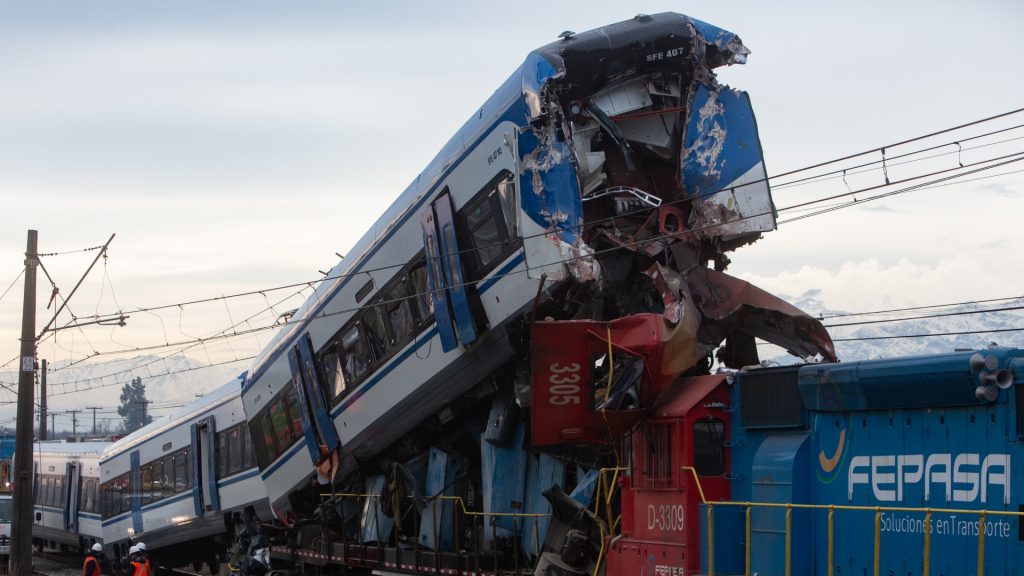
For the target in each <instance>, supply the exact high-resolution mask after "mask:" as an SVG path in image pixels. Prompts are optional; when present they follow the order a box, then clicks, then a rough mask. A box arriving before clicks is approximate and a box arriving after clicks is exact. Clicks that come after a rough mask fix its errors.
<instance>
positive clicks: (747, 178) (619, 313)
mask: <svg viewBox="0 0 1024 576" xmlns="http://www.w3.org/2000/svg"><path fill="white" fill-rule="evenodd" d="M747 53H748V51H747V49H746V48H745V47H744V46H743V44H742V43H741V41H740V40H739V38H738V37H737V36H736V35H735V34H732V33H730V32H727V31H725V30H721V29H719V28H716V27H714V26H711V25H708V24H706V23H703V22H700V21H697V20H693V19H691V18H688V17H686V16H681V15H678V14H658V15H652V16H648V15H639V16H637V17H636V18H634V19H632V20H629V21H625V22H621V23H618V24H613V25H610V26H606V27H604V28H600V29H598V30H594V31H590V32H585V33H581V34H573V33H566V34H563V35H562V38H561V39H560V40H558V41H557V42H554V43H552V44H550V45H548V46H544V47H541V48H539V49H538V50H536V51H534V52H533V53H531V54H530V55H529V56H528V57H527V59H526V61H525V62H524V64H523V65H522V66H521V67H520V68H519V69H518V70H517V71H515V72H514V73H513V74H512V76H511V77H510V78H509V79H508V80H507V81H506V82H505V83H504V84H503V85H502V86H501V87H500V88H498V90H497V91H496V92H495V94H494V95H493V96H492V97H491V98H490V99H489V100H488V101H487V102H485V103H484V104H483V105H482V106H481V108H480V109H479V110H478V111H477V112H476V113H474V114H473V115H472V117H471V118H470V120H469V121H468V122H467V123H466V124H465V125H464V126H463V127H462V129H461V130H460V131H459V132H458V133H457V134H456V135H455V136H454V137H453V138H452V139H451V141H449V143H448V144H447V145H446V146H445V147H444V149H443V150H442V151H441V153H440V154H439V155H438V156H437V157H436V158H435V159H434V160H433V161H432V162H431V164H430V165H429V166H428V167H427V168H426V169H425V170H424V172H423V173H422V174H420V176H419V177H418V178H417V179H416V181H415V182H413V183H412V184H411V185H410V186H409V187H408V188H407V189H406V190H405V191H404V192H403V193H402V194H401V195H400V196H399V197H398V199H397V200H396V201H395V203H394V204H393V205H392V206H391V207H390V208H389V209H388V210H387V212H386V213H385V214H384V215H383V216H382V217H381V218H380V219H379V220H378V221H377V223H376V224H375V225H374V226H373V227H372V228H371V229H370V230H369V231H368V232H367V233H366V235H365V236H363V238H362V239H361V240H360V241H359V242H358V243H357V244H356V245H355V246H354V247H353V248H352V249H351V250H350V251H349V253H348V254H346V257H345V259H344V260H343V261H342V262H341V263H339V264H338V265H337V266H335V267H334V268H333V269H332V270H331V272H330V273H329V274H328V277H327V279H325V280H324V281H323V282H322V283H321V284H320V285H319V286H318V287H317V288H316V291H315V294H314V295H313V296H312V297H310V298H309V300H308V301H307V302H306V303H305V304H304V305H303V306H302V307H301V308H299V310H298V311H296V312H295V314H294V315H293V316H292V317H291V318H290V320H289V322H288V325H287V326H286V327H284V328H282V330H281V331H280V332H279V333H278V334H277V335H276V336H275V338H274V340H273V341H272V343H271V344H270V345H269V346H268V347H267V348H266V349H265V350H264V351H263V352H262V353H261V354H260V356H259V357H258V358H257V360H256V362H255V363H254V365H253V367H252V368H251V370H250V377H249V379H248V381H247V382H246V385H245V388H244V389H243V392H242V399H243V404H244V408H245V412H246V415H247V417H248V419H249V422H250V431H251V433H252V434H253V443H254V447H255V449H256V456H257V462H258V465H259V468H260V472H261V476H262V478H263V479H264V481H265V483H266V487H267V492H268V495H269V498H270V502H271V506H272V509H273V512H274V514H275V516H276V518H277V519H278V520H279V521H280V523H281V525H283V526H290V527H292V530H294V531H299V533H298V534H292V536H293V537H294V538H293V541H295V545H297V546H299V547H300V548H301V547H303V546H306V545H310V546H312V545H314V543H319V544H317V546H318V547H319V548H326V547H327V545H326V544H324V543H325V542H332V541H335V540H345V539H347V538H349V537H356V538H355V539H356V540H358V541H359V542H360V543H362V544H367V543H373V546H374V547H373V549H374V550H378V549H387V550H386V552H385V555H389V556H388V557H387V558H385V557H384V556H381V555H379V554H378V555H377V556H376V558H375V559H371V560H368V559H367V557H366V554H371V552H369V551H368V550H369V548H362V549H361V550H362V551H363V552H365V554H364V555H363V557H362V558H360V559H354V558H351V557H350V556H349V555H346V553H342V554H341V555H340V556H338V555H333V554H328V556H331V558H332V560H331V561H332V562H338V563H343V564H349V565H358V566H363V567H373V568H387V569H395V568H402V569H406V570H410V569H411V570H413V571H415V570H418V566H419V563H420V556H419V552H418V551H417V552H416V553H415V554H413V556H415V558H414V559H413V560H409V559H408V558H407V556H409V554H407V552H408V549H409V547H410V545H414V547H415V548H416V549H417V550H419V549H425V550H428V551H431V552H432V553H435V554H436V555H435V556H434V557H433V558H434V560H435V561H436V562H437V564H438V566H435V569H441V568H440V564H443V563H448V562H450V563H454V564H459V563H460V562H462V559H461V558H459V557H458V548H459V547H460V539H461V538H464V537H465V533H464V532H463V530H464V529H465V526H463V527H462V528H458V527H457V526H456V524H457V522H455V521H453V518H454V516H455V513H454V507H455V502H457V501H458V502H461V504H459V506H461V507H463V508H464V509H466V510H468V511H472V512H477V513H485V514H489V515H491V516H489V518H490V520H489V521H488V522H489V523H488V525H487V526H482V527H480V528H479V529H477V530H472V531H470V532H471V539H472V542H473V545H474V546H477V547H481V548H487V547H493V548H494V550H493V551H492V552H490V553H488V554H486V555H485V556H487V558H484V559H483V562H485V563H491V565H493V566H499V565H501V564H502V563H503V562H510V563H514V564H516V565H518V563H519V558H520V556H521V554H520V552H515V553H505V552H504V551H503V547H504V546H505V545H506V544H507V543H508V542H511V541H516V542H517V546H518V545H520V544H521V545H522V547H523V548H526V549H525V550H522V551H521V552H522V555H525V556H524V557H525V558H527V559H528V561H529V562H532V561H533V560H534V559H535V558H536V557H537V556H538V555H539V554H540V552H541V550H540V549H541V548H542V546H541V542H540V540H542V538H541V537H540V536H541V534H540V532H541V530H539V523H533V521H530V520H528V519H527V518H538V517H542V516H543V515H544V514H545V513H546V512H547V511H549V510H550V508H549V507H548V503H547V501H546V500H545V499H544V498H543V497H541V496H540V493H541V491H543V490H545V489H546V488H549V487H551V486H553V485H555V484H558V485H559V486H562V487H565V488H566V489H567V490H569V489H572V490H571V491H575V492H576V493H575V496H573V497H574V498H575V500H574V501H577V502H579V501H587V500H588V498H589V497H588V496H587V494H590V493H592V489H593V479H594V478H595V474H596V473H597V470H598V469H599V468H602V467H606V466H614V464H615V462H616V455H615V454H613V452H614V450H611V449H610V448H609V446H610V445H612V444H614V443H615V442H616V441H617V438H618V437H619V436H621V435H622V434H624V433H625V432H626V431H628V430H629V429H630V427H631V425H632V424H633V423H634V422H636V421H637V420H638V419H639V418H641V417H642V415H643V414H644V413H645V411H646V410H647V409H649V408H650V407H651V406H652V405H653V404H654V403H655V402H656V401H657V399H658V398H659V396H660V395H661V394H662V393H664V392H665V391H666V390H668V389H669V387H670V386H671V385H672V384H673V382H675V381H676V379H677V378H679V377H680V376H683V375H686V374H702V373H706V371H707V370H708V367H709V366H710V364H711V361H710V354H711V352H712V350H714V349H715V348H717V347H718V346H720V344H721V343H722V342H723V341H725V342H727V343H728V344H729V346H728V354H724V353H723V357H725V358H727V360H728V363H729V364H730V365H735V366H740V365H745V364H750V363H756V361H757V355H756V348H755V347H754V345H753V343H754V338H755V337H760V338H762V339H765V340H768V341H771V342H774V343H777V344H779V345H781V346H783V347H785V348H786V349H787V350H789V351H791V352H792V353H793V354H796V355H798V356H800V357H811V356H818V357H821V358H823V359H825V360H834V359H835V354H834V351H833V348H832V344H831V341H830V339H829V337H828V335H827V333H826V332H825V331H824V329H823V328H822V327H821V325H820V323H818V322H817V321H816V320H814V319H813V318H810V317H808V316H807V315H805V314H803V313H802V312H801V311H800V310H798V309H796V308H794V307H792V306H790V305H788V304H786V303H785V302H783V301H781V300H779V299H777V298H775V297H772V296H771V295H769V294H767V293H765V292H763V291H761V290H758V289H757V288H754V287H753V286H750V285H749V284H747V283H745V282H742V281H739V280H737V279H735V278H732V277H730V276H728V275H727V274H725V273H724V272H722V270H723V269H724V268H725V266H726V265H727V263H728V257H727V256H726V253H727V252H729V251H730V250H733V249H736V248H738V247H740V246H743V245H745V244H748V243H750V242H753V241H755V240H757V239H758V238H759V237H760V234H761V233H762V232H764V231H768V230H772V229H774V227H775V213H774V206H773V203H772V199H771V195H770V191H769V188H768V185H767V181H766V179H765V169H764V163H763V160H762V157H761V149H760V143H759V141H758V136H757V130H756V124H755V122H754V118H753V113H752V111H751V108H750V104H749V99H748V98H747V96H746V94H745V93H743V92H739V91H736V90H732V89H730V88H727V87H724V86H721V85H719V84H718V83H717V82H716V80H715V77H714V73H713V69H714V68H716V67H718V66H723V65H729V64H734V63H742V62H745V59H746V55H747ZM712 264H713V265H712ZM536 448H543V452H537V451H536V450H535V449H536ZM396 491H398V492H402V493H404V494H408V495H410V497H411V498H412V499H413V500H416V503H415V504H414V505H411V507H410V506H409V505H406V504H403V502H402V500H401V498H397V497H395V498H396V500H395V501H394V502H393V503H387V502H384V500H385V499H387V498H388V497H389V496H394V495H395V493H396ZM361 492H367V493H371V494H373V495H375V499H371V500H369V501H363V502H361V503H360V504H358V505H355V504H353V503H351V502H346V501H345V498H346V496H344V494H351V493H361ZM339 494H341V495H339ZM445 499H447V500H445ZM395 507H397V508H398V510H397V511H396V510H394V508H395ZM523 511H528V512H529V514H532V515H528V516H527V517H524V518H518V517H517V516H516V514H517V513H519V512H523ZM394 514H397V516H394ZM494 514H500V515H505V516H502V517H501V519H496V518H497V517H496V516H494ZM385 517H387V518H390V519H391V520H385ZM325 519H331V521H324V520H325ZM530 529H533V530H535V531H536V532H537V534H535V538H533V539H532V540H533V543H532V544H530V543H529V542H526V539H524V538H522V536H523V534H524V530H530ZM461 542H462V544H461V545H462V546H466V545H469V544H468V543H466V541H465V540H461ZM275 551H276V553H280V554H281V555H282V557H289V556H290V554H291V552H290V551H289V549H288V548H286V547H278V548H275ZM442 554H448V556H446V557H444V558H443V559H442V556H441V555H442ZM314 556H315V557H316V558H317V560H318V561H321V562H322V561H324V556H325V553H324V552H323V551H322V550H321V551H319V552H317V553H315V554H314ZM477 557H478V558H479V557H480V555H479V554H478V555H477ZM498 557H501V558H500V559H499V558H498ZM339 558H340V560H339ZM410 566H411V568H409V567H410Z"/></svg>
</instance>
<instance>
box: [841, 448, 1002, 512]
mask: <svg viewBox="0 0 1024 576" xmlns="http://www.w3.org/2000/svg"><path fill="white" fill-rule="evenodd" d="M848 480H849V481H848V486H849V497H850V500H853V495H854V491H855V490H856V487H857V486H870V487H871V492H872V494H874V497H875V500H877V501H879V502H902V501H903V494H904V489H905V488H906V487H908V486H912V485H917V484H924V499H925V500H926V501H927V500H928V499H929V498H930V497H931V495H932V494H936V496H939V495H940V494H944V495H945V498H946V501H947V502H975V501H981V502H988V498H989V495H990V494H991V493H992V490H993V487H995V486H999V487H1001V488H1002V490H1001V492H1002V494H1003V504H1009V503H1010V455H1009V454H988V455H985V456H984V457H982V455H981V454H971V453H964V454H957V455H956V456H954V455H952V454H929V455H927V456H925V455H923V454H899V455H892V454H889V455H885V456H854V457H853V458H852V459H851V460H850V469H849V473H848ZM939 497H941V496H939Z"/></svg>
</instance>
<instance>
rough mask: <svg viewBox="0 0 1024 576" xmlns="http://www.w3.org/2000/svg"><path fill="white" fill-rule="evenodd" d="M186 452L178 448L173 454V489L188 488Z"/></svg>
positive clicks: (177, 490)
mask: <svg viewBox="0 0 1024 576" xmlns="http://www.w3.org/2000/svg"><path fill="white" fill-rule="evenodd" d="M187 466H188V452H185V451H183V450H179V451H178V453H176V454H175V455H174V491H175V492H181V491H183V490H185V489H187V488H188V485H189V483H190V482H189V478H188V470H187Z"/></svg>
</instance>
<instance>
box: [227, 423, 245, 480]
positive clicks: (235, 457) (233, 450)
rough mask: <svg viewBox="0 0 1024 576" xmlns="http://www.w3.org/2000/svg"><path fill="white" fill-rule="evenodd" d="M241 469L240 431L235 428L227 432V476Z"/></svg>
mask: <svg viewBox="0 0 1024 576" xmlns="http://www.w3.org/2000/svg"><path fill="white" fill-rule="evenodd" d="M241 469H242V429H241V428H239V427H238V426H235V427H234V428H232V429H231V430H230V431H228V474H234V473H235V472H238V471H239V470H241Z"/></svg>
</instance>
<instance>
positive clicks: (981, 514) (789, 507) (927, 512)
mask: <svg viewBox="0 0 1024 576" xmlns="http://www.w3.org/2000/svg"><path fill="white" fill-rule="evenodd" d="M681 469H682V470H683V471H688V472H690V475H691V476H692V478H693V481H694V483H695V484H696V486H697V490H698V492H699V493H700V500H701V503H702V504H704V505H706V506H707V510H708V520H707V523H708V576H714V574H715V565H714V554H713V552H714V533H713V530H712V527H713V524H712V522H713V519H712V510H713V508H714V507H715V506H734V507H743V508H745V509H746V535H747V540H746V541H747V550H746V568H745V570H746V572H745V574H746V576H750V575H751V566H750V512H751V510H752V509H753V508H785V509H786V576H789V574H790V565H791V562H792V550H791V536H792V534H791V533H792V512H793V510H794V509H800V510H827V511H828V575H829V576H832V575H833V567H834V566H835V525H834V513H835V511H836V510H845V511H855V512H874V513H875V518H874V520H875V522H874V557H873V566H872V568H873V574H874V576H879V575H880V573H881V572H880V568H881V549H882V538H881V534H882V513H884V512H911V513H923V514H924V522H925V526H931V520H932V513H935V512H938V513H940V514H971V515H977V516H978V521H979V525H980V526H984V524H985V519H986V518H988V517H989V516H1010V517H1017V518H1020V517H1024V512H1016V511H1010V510H970V509H965V508H918V507H911V506H855V505H837V504H795V503H783V502H732V501H724V500H722V501H709V500H708V499H707V498H705V496H704V489H703V488H701V484H700V477H699V476H697V471H696V470H695V469H694V468H693V467H691V466H682V467H681ZM923 532H924V550H923V551H922V571H921V574H922V576H929V572H930V569H931V537H930V532H929V530H927V529H926V530H924V531H923ZM977 573H978V574H984V573H985V530H984V529H980V530H978V572H977Z"/></svg>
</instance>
